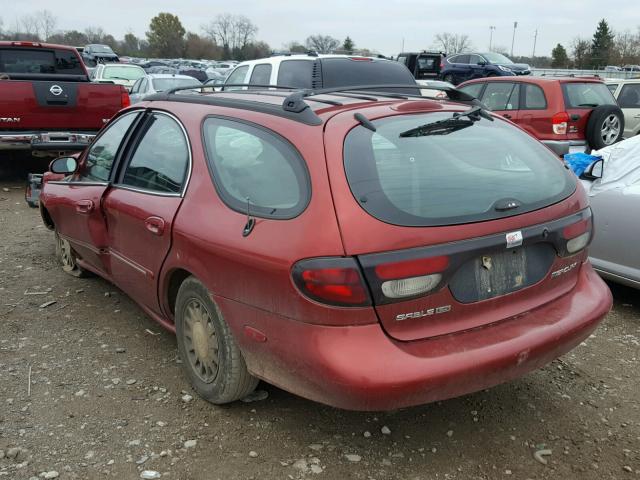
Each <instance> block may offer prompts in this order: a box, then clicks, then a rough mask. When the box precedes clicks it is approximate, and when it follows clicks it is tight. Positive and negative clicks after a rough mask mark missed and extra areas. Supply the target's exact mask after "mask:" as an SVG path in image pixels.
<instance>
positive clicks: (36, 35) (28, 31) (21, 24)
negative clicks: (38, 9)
mask: <svg viewBox="0 0 640 480" xmlns="http://www.w3.org/2000/svg"><path fill="white" fill-rule="evenodd" d="M16 27H17V28H16V33H22V34H24V35H26V36H28V37H30V38H33V39H34V40H39V39H40V38H41V36H40V22H39V21H38V18H37V17H36V16H35V15H24V16H22V17H21V18H20V20H19V21H18V20H16Z"/></svg>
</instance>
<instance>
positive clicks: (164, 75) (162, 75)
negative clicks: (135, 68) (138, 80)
mask: <svg viewBox="0 0 640 480" xmlns="http://www.w3.org/2000/svg"><path fill="white" fill-rule="evenodd" d="M146 76H147V77H148V78H150V79H151V80H154V79H156V78H183V79H190V80H194V81H197V80H196V79H195V78H193V77H190V76H189V75H179V74H175V75H174V74H172V73H150V74H148V75H146Z"/></svg>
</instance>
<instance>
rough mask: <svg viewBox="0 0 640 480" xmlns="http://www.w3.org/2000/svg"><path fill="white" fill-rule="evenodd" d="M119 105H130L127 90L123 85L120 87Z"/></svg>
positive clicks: (123, 106) (124, 106)
mask: <svg viewBox="0 0 640 480" xmlns="http://www.w3.org/2000/svg"><path fill="white" fill-rule="evenodd" d="M120 105H121V106H122V108H126V107H128V106H129V105H131V99H130V98H129V92H127V89H126V88H124V87H123V86H121V87H120Z"/></svg>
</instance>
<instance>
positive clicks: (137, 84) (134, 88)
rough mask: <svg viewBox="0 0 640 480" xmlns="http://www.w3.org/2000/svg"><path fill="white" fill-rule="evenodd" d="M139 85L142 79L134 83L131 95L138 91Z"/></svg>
mask: <svg viewBox="0 0 640 480" xmlns="http://www.w3.org/2000/svg"><path fill="white" fill-rule="evenodd" d="M141 83H142V79H141V78H139V79H138V80H136V83H134V84H133V87H131V93H138V92H139V91H140V84H141Z"/></svg>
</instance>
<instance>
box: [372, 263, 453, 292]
mask: <svg viewBox="0 0 640 480" xmlns="http://www.w3.org/2000/svg"><path fill="white" fill-rule="evenodd" d="M448 266H449V257H446V256H439V257H431V258H417V259H412V260H404V261H400V262H390V263H381V264H379V265H376V266H375V268H374V269H373V270H374V272H375V276H376V277H377V282H375V283H376V284H379V285H380V289H381V291H382V295H384V297H385V298H386V299H390V300H393V299H404V298H409V297H416V296H420V295H425V294H427V293H429V292H431V291H432V290H433V289H435V288H436V287H437V286H438V285H440V282H441V281H442V272H444V271H445V270H446V269H447V267H448Z"/></svg>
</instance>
